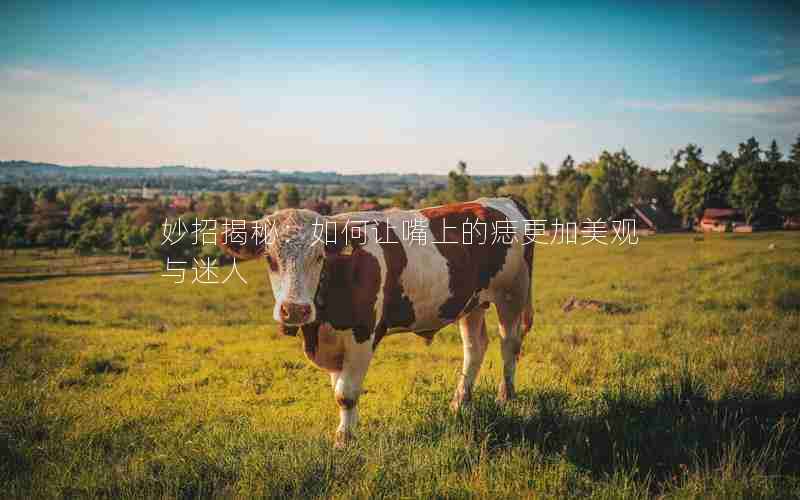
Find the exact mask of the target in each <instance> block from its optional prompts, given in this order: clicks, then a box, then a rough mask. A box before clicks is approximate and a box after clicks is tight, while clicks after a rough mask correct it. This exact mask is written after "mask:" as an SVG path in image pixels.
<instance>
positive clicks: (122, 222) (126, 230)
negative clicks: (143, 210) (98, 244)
mask: <svg viewBox="0 0 800 500" xmlns="http://www.w3.org/2000/svg"><path fill="white" fill-rule="evenodd" d="M152 232H153V231H152V228H151V227H150V224H145V225H144V226H140V225H137V224H136V222H135V220H134V217H133V214H130V213H127V214H125V215H123V216H122V217H119V218H118V219H117V220H116V221H114V228H113V232H112V241H113V249H114V251H115V252H117V253H127V254H128V258H129V259H130V258H133V256H134V255H135V254H136V251H137V250H141V249H144V247H145V245H146V244H147V241H148V239H149V238H150V236H151V234H152Z"/></svg>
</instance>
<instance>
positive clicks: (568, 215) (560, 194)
mask: <svg viewBox="0 0 800 500" xmlns="http://www.w3.org/2000/svg"><path fill="white" fill-rule="evenodd" d="M590 180H591V177H589V175H588V174H586V173H585V172H584V171H582V170H578V169H576V168H575V160H573V159H572V156H571V155H567V157H566V158H564V160H563V161H562V162H561V166H560V167H559V169H558V174H557V175H556V179H555V183H556V188H555V206H556V208H555V215H556V216H557V217H558V218H559V219H560V220H561V221H562V222H575V221H577V220H578V211H579V207H580V204H581V198H582V196H583V191H584V189H585V188H586V186H587V185H588V184H589V181H590Z"/></svg>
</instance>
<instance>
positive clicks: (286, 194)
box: [278, 184, 300, 208]
mask: <svg viewBox="0 0 800 500" xmlns="http://www.w3.org/2000/svg"><path fill="white" fill-rule="evenodd" d="M299 206H300V192H299V191H298V190H297V187H296V186H295V185H294V184H283V185H282V186H281V190H280V194H278V207H279V208H297V207H299Z"/></svg>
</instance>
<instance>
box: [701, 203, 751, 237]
mask: <svg viewBox="0 0 800 500" xmlns="http://www.w3.org/2000/svg"><path fill="white" fill-rule="evenodd" d="M696 229H697V230H698V231H703V232H715V233H725V232H731V231H735V232H751V231H752V230H753V228H752V226H749V225H747V224H746V223H745V221H744V216H743V215H742V213H741V212H740V211H739V210H736V209H735V208H706V209H705V210H704V211H703V216H702V217H701V218H700V221H699V224H697V226H696Z"/></svg>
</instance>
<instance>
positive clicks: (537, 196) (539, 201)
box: [525, 162, 556, 221]
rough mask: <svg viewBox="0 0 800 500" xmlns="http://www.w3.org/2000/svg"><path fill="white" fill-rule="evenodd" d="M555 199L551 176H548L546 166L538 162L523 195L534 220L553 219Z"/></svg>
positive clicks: (548, 170)
mask: <svg viewBox="0 0 800 500" xmlns="http://www.w3.org/2000/svg"><path fill="white" fill-rule="evenodd" d="M555 198H556V193H555V186H554V185H553V176H552V175H550V169H549V168H548V166H547V164H545V163H544V162H540V163H539V166H538V167H537V169H536V173H535V175H534V176H533V180H532V181H531V182H530V184H529V185H528V189H527V191H526V193H525V201H526V202H527V204H528V209H529V210H530V211H531V215H532V216H533V217H534V218H536V219H543V220H548V221H549V220H552V219H553V218H555V209H556V207H555Z"/></svg>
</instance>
